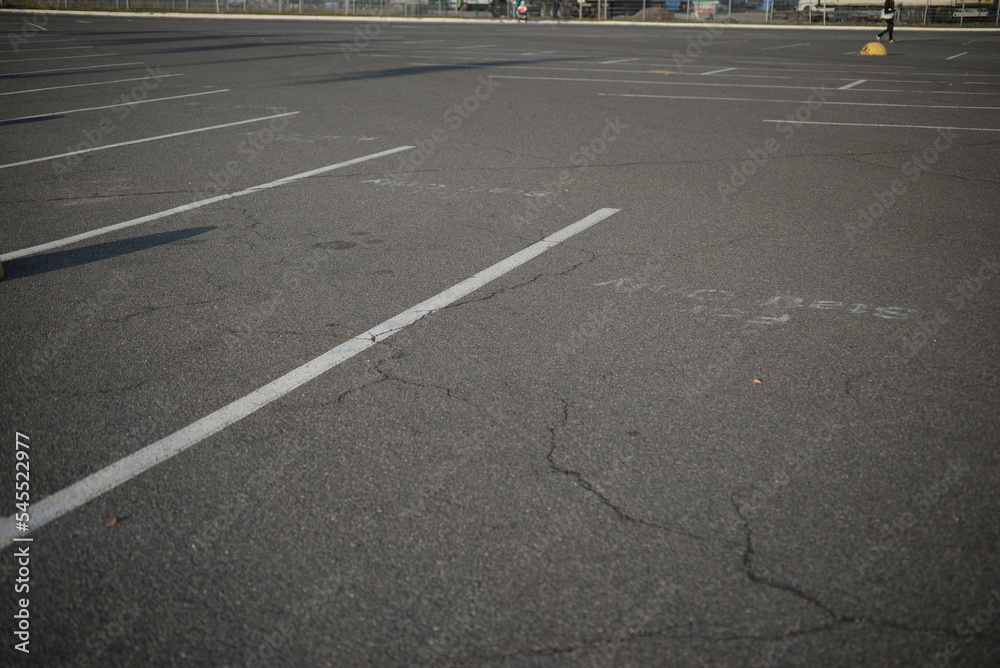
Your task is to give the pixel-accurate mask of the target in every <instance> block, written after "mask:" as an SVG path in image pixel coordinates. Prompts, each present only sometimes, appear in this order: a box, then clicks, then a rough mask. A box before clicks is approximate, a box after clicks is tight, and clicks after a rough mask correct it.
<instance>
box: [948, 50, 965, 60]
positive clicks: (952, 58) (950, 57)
mask: <svg viewBox="0 0 1000 668" xmlns="http://www.w3.org/2000/svg"><path fill="white" fill-rule="evenodd" d="M967 53H968V51H963V52H962V53H956V54H955V55H954V56H948V57H947V58H945V60H954V59H955V58H958V57H959V56H964V55H965V54H967Z"/></svg>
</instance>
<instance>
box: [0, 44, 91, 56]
mask: <svg viewBox="0 0 1000 668" xmlns="http://www.w3.org/2000/svg"><path fill="white" fill-rule="evenodd" d="M38 43H39V42H32V44H38ZM93 48H94V47H93V46H53V47H51V48H42V49H17V50H15V51H4V52H3V53H4V55H6V54H8V53H48V52H49V51H69V50H70V49H93Z"/></svg>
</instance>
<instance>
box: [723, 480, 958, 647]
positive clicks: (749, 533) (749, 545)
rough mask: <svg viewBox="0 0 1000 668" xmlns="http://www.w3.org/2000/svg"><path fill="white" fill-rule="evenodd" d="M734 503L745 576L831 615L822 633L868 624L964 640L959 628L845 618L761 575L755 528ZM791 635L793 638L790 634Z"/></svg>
mask: <svg viewBox="0 0 1000 668" xmlns="http://www.w3.org/2000/svg"><path fill="white" fill-rule="evenodd" d="M731 501H732V503H733V508H734V510H735V512H736V514H737V516H738V517H739V518H740V519H741V520H742V521H743V529H744V532H745V540H746V543H745V546H744V551H743V557H742V566H743V573H744V574H745V575H746V577H747V579H748V580H749V581H750V582H752V583H753V584H755V585H762V586H764V587H769V588H771V589H777V590H779V591H784V592H787V593H789V594H792V595H793V596H795V597H797V598H799V599H801V600H803V601H805V602H807V603H809V604H810V605H812V606H814V607H817V608H819V609H820V610H822V611H823V612H824V613H826V614H827V616H829V617H830V620H831V624H828V625H826V626H821V627H815V628H816V629H819V630H825V629H833V628H836V627H837V626H839V625H842V624H865V625H870V626H877V627H881V628H889V629H894V630H897V631H906V632H908V633H926V634H933V635H943V636H954V637H960V634H959V633H958V631H957V630H955V629H944V628H934V627H918V626H909V625H907V624H902V623H900V622H895V621H892V620H887V619H874V618H871V617H863V616H862V617H856V616H854V615H845V614H842V613H840V612H837V611H836V610H834V609H833V608H831V607H830V606H828V605H826V604H825V603H823V602H822V601H821V600H819V599H818V598H816V597H815V596H812V595H811V594H809V593H807V592H805V591H804V590H802V589H801V588H799V587H796V586H795V585H791V584H787V583H784V582H779V581H777V580H774V579H772V578H768V577H764V576H761V575H758V574H757V573H756V572H755V571H754V569H753V560H754V557H755V556H756V552H755V551H754V548H753V529H752V528H751V527H750V519H749V518H748V517H746V516H745V515H744V514H743V511H742V510H740V506H739V503H738V502H737V501H736V498H735V496H734V497H733V498H732V499H731ZM789 635H793V634H792V633H790V634H789Z"/></svg>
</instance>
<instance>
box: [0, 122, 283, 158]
mask: <svg viewBox="0 0 1000 668" xmlns="http://www.w3.org/2000/svg"><path fill="white" fill-rule="evenodd" d="M298 113H300V112H298V111H290V112H288V113H284V114H275V115H274V116H261V117H260V118H251V119H248V120H245V121H235V122H233V123H223V124H222V125H210V126H208V127H206V128H196V129H194V130H184V131H183V132H171V133H170V134H168V135H157V136H156V137H146V138H145V139H133V140H131V141H123V142H118V143H117V144H106V145H104V146H95V147H93V148H85V149H82V150H79V151H70V152H69V153H59V154H58V155H47V156H45V157H44V158H32V159H31V160H22V161H21V162H10V163H7V164H6V165H0V169H7V168H8V167H20V166H21V165H30V164H33V163H36V162H46V161H48V160H58V159H59V158H68V157H69V156H71V155H80V154H82V153H93V152H94V151H106V150H107V149H109V148H118V147H120V146H131V145H132V144H144V143H146V142H149V141H157V140H160V139H169V138H171V137H180V136H182V135H190V134H194V133H196V132H208V131H209V130H218V129H220V128H229V127H233V126H234V125H246V124H247V123H256V122H258V121H266V120H270V119H272V118H281V117H282V116H294V115H296V114H298Z"/></svg>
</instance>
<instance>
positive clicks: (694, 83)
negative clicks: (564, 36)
mask: <svg viewBox="0 0 1000 668" xmlns="http://www.w3.org/2000/svg"><path fill="white" fill-rule="evenodd" d="M490 76H491V77H492V78H494V79H528V80H536V81H580V82H589V83H615V84H641V85H646V86H715V87H721V88H782V89H788V90H815V89H819V90H836V89H835V88H822V87H818V86H778V85H763V84H744V83H705V82H697V81H641V80H631V79H590V78H585V77H529V76H517V75H512V74H491V75H490ZM858 92H864V93H907V92H913V93H920V92H927V91H905V90H895V89H875V88H865V89H863V90H861V91H858ZM934 92H937V91H934ZM982 94H983V95H986V94H988V93H982ZM969 95H974V93H969Z"/></svg>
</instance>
